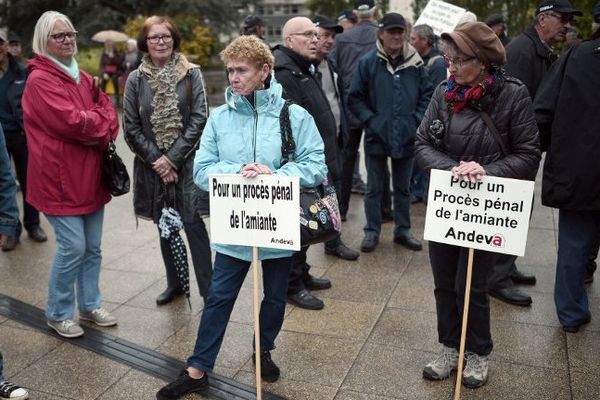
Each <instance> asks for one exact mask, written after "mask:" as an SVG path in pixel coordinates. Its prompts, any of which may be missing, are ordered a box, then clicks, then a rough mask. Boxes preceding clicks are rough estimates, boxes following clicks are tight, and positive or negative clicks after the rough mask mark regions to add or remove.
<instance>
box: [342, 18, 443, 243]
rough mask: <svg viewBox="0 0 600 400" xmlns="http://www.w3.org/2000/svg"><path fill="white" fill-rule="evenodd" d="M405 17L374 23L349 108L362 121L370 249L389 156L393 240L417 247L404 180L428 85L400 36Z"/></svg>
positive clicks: (374, 239)
mask: <svg viewBox="0 0 600 400" xmlns="http://www.w3.org/2000/svg"><path fill="white" fill-rule="evenodd" d="M405 29H406V22H405V20H404V18H403V17H402V15H400V14H397V13H388V14H386V15H385V16H384V17H383V18H382V19H381V21H380V23H379V30H378V32H377V35H378V40H377V46H376V48H375V49H373V50H371V51H369V52H368V53H367V54H365V55H364V56H363V57H362V58H361V59H360V60H359V62H358V68H357V70H356V73H355V74H354V77H353V80H352V87H351V89H350V94H349V97H348V107H350V110H351V111H352V112H353V113H354V115H356V117H357V118H358V119H359V120H360V121H361V123H363V124H364V126H365V140H364V142H365V143H364V149H365V160H366V164H367V173H368V177H367V193H366V194H365V214H366V217H367V224H366V225H365V227H364V232H365V237H364V239H363V241H362V244H361V250H362V251H364V252H370V251H373V250H374V249H375V247H376V246H377V244H378V243H379V235H380V233H381V210H380V207H381V206H380V204H381V196H382V192H383V182H382V179H381V176H382V175H383V169H384V168H385V166H386V165H387V163H388V157H390V158H391V159H392V182H393V201H394V206H393V213H394V242H395V243H398V244H400V245H402V246H404V247H406V248H408V249H410V250H414V251H418V250H421V249H422V246H421V243H420V242H419V241H418V240H417V239H416V238H415V237H414V236H413V235H412V233H411V231H410V194H409V184H410V177H411V174H412V167H413V160H414V142H415V135H416V130H417V127H418V125H419V123H420V122H421V118H423V114H424V113H425V110H426V109H427V105H428V104H429V99H430V98H431V94H432V91H433V86H432V85H431V82H430V80H429V75H428V74H427V71H426V70H425V64H424V63H423V60H422V59H421V57H420V56H419V53H417V51H416V50H415V48H414V47H412V46H411V45H410V44H409V43H408V41H406V40H405V39H404V31H405Z"/></svg>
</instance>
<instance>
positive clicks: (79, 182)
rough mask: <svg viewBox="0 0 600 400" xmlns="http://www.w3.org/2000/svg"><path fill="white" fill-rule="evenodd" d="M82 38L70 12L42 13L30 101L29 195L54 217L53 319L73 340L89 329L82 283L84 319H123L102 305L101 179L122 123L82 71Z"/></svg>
mask: <svg viewBox="0 0 600 400" xmlns="http://www.w3.org/2000/svg"><path fill="white" fill-rule="evenodd" d="M76 38H77V31H76V30H75V28H74V27H73V24H72V23H71V21H70V20H69V18H68V17H67V16H65V15H63V14H60V13H58V12H55V11H48V12H45V13H44V14H42V16H41V17H40V19H39V20H38V21H37V24H36V26H35V31H34V36H33V51H34V52H35V58H34V59H33V60H32V61H31V62H30V63H29V64H28V68H29V79H28V81H27V86H26V88H25V92H24V94H23V102H22V103H23V113H24V118H23V120H24V123H25V132H26V135H27V146H28V149H29V164H28V179H29V182H30V183H29V182H28V183H29V185H28V189H29V190H28V191H27V201H28V202H29V203H30V204H32V205H33V206H34V207H35V208H37V209H38V210H40V211H41V212H43V213H44V214H45V215H46V218H47V219H48V221H49V222H50V224H51V225H52V227H53V228H54V232H55V236H56V254H55V256H54V261H53V264H52V271H51V273H50V281H49V284H48V304H47V306H46V318H47V320H48V326H50V327H51V328H52V329H54V330H55V331H56V332H57V333H58V334H59V335H61V336H63V337H67V338H74V337H79V336H81V335H83V329H81V327H80V326H79V325H78V324H77V323H76V322H75V321H73V311H74V307H75V287H77V303H78V308H79V312H80V319H85V320H90V321H92V322H95V323H96V324H98V325H100V326H113V325H116V323H117V320H116V318H115V317H114V316H112V315H110V314H109V313H108V312H107V311H106V310H105V309H104V308H102V307H101V305H102V298H101V295H100V289H99V286H98V281H99V276H100V263H101V260H102V257H101V252H100V240H101V237H102V221H103V218H104V205H105V204H106V203H108V202H109V201H110V193H109V191H108V188H106V187H105V186H104V185H103V184H102V183H101V164H102V152H103V150H104V149H105V148H106V147H107V145H108V143H109V141H110V140H113V139H115V138H116V136H117V133H118V130H119V124H118V119H117V114H116V112H115V110H114V108H113V107H112V105H111V103H110V100H109V99H108V97H107V96H106V95H104V94H102V93H101V94H100V96H99V99H98V101H97V102H96V101H95V99H94V95H93V92H94V88H93V81H92V78H91V76H90V75H88V74H86V73H85V72H83V71H79V68H78V65H77V61H76V60H75V58H74V57H73V56H74V54H75V53H76V51H77V44H76Z"/></svg>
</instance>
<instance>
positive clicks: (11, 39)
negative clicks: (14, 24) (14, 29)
mask: <svg viewBox="0 0 600 400" xmlns="http://www.w3.org/2000/svg"><path fill="white" fill-rule="evenodd" d="M8 52H9V53H10V54H12V56H13V57H14V58H15V60H17V62H21V58H22V56H23V50H22V49H21V38H20V37H19V36H18V35H16V34H14V33H13V34H10V35H8Z"/></svg>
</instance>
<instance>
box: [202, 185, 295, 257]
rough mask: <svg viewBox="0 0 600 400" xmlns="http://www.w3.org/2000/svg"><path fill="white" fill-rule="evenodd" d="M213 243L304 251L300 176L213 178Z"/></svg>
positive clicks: (211, 205)
mask: <svg viewBox="0 0 600 400" xmlns="http://www.w3.org/2000/svg"><path fill="white" fill-rule="evenodd" d="M208 178H209V194H210V236H211V237H210V240H211V241H212V242H214V243H221V244H237V245H242V246H256V247H270V248H276V249H285V250H300V212H299V208H300V185H299V181H298V177H297V176H282V175H259V176H258V177H256V178H244V177H243V176H242V175H240V174H215V175H209V177H208Z"/></svg>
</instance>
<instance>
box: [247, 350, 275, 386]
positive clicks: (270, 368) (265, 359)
mask: <svg viewBox="0 0 600 400" xmlns="http://www.w3.org/2000/svg"><path fill="white" fill-rule="evenodd" d="M252 364H254V365H256V353H254V354H252ZM279 374H280V371H279V367H278V366H277V364H275V363H274V362H273V360H272V359H271V352H270V351H269V350H265V351H261V352H260V376H261V378H262V379H263V381H267V382H275V381H276V380H277V379H279Z"/></svg>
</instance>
